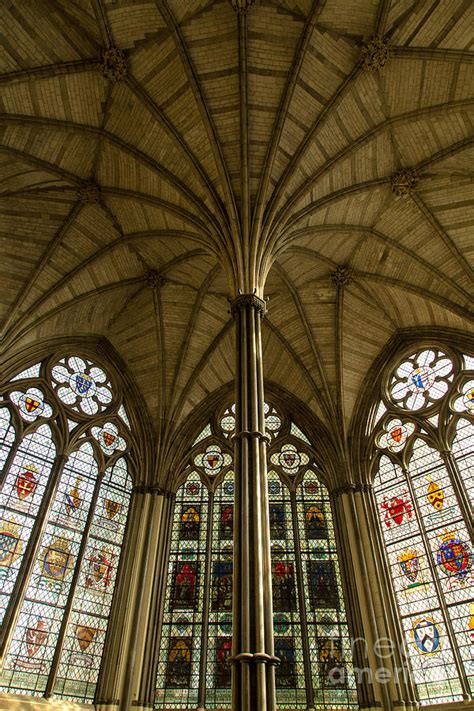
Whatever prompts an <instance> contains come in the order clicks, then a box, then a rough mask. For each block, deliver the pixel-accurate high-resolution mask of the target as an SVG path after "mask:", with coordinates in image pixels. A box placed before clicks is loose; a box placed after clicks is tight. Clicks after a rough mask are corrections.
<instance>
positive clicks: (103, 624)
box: [0, 356, 131, 702]
mask: <svg viewBox="0 0 474 711" xmlns="http://www.w3.org/2000/svg"><path fill="white" fill-rule="evenodd" d="M66 374H67V377H66ZM3 392H4V393H5V400H3V401H2V402H0V447H1V449H0V464H1V466H2V475H1V482H2V488H1V492H0V507H1V523H0V526H1V528H0V542H1V546H0V583H1V584H0V588H1V596H0V612H1V616H2V619H3V620H4V623H5V624H4V633H5V635H6V640H7V652H6V656H5V661H4V665H3V670H2V674H1V677H0V689H1V690H5V691H10V692H13V693H20V694H29V695H35V696H41V695H46V696H48V697H49V696H55V697H60V698H64V699H70V700H72V701H87V702H92V701H93V699H94V694H95V689H96V684H97V679H98V674H99V667H100V662H101V657H102V651H103V646H104V640H105V634H106V630H107V623H108V618H109V613H110V606H111V600H112V595H113V590H114V585H115V578H116V572H117V566H118V561H119V557H120V551H121V544H122V540H123V535H124V529H125V522H126V518H127V514H128V508H129V500H130V495H131V478H130V476H129V473H128V471H127V460H126V451H127V448H128V444H127V442H128V441H129V439H130V438H129V436H128V434H127V428H126V427H125V426H124V422H123V419H122V420H120V419H119V418H118V414H119V412H118V411H119V408H122V409H123V405H122V404H121V402H120V393H119V386H117V388H116V389H115V391H114V389H113V387H112V383H111V380H110V379H109V378H108V376H107V375H106V373H105V371H104V370H103V369H102V368H99V367H98V366H96V365H95V364H94V363H92V362H91V361H89V360H85V359H82V358H79V357H75V356H73V357H67V358H58V359H50V360H48V361H46V362H44V363H41V364H38V365H35V366H32V367H30V368H27V369H25V370H24V371H22V372H21V373H20V374H19V375H17V376H15V377H14V378H13V379H12V380H11V381H10V383H7V384H6V385H5V386H4V388H3ZM86 400H87V401H88V404H87V405H84V404H83V401H84V402H85V401H86ZM66 453H67V454H66ZM122 454H123V455H124V456H121V455H122Z"/></svg>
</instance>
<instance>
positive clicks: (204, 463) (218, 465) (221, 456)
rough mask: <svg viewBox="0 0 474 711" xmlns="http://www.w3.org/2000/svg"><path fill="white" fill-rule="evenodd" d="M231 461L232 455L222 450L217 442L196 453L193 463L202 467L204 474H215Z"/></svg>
mask: <svg viewBox="0 0 474 711" xmlns="http://www.w3.org/2000/svg"><path fill="white" fill-rule="evenodd" d="M231 463H232V457H231V456H230V454H227V453H226V452H222V450H221V448H220V447H219V445H218V444H210V445H209V447H207V449H206V451H205V452H203V453H202V454H198V455H197V457H195V458H194V464H195V465H196V466H197V467H202V469H204V471H205V472H206V474H209V475H210V476H215V475H216V474H219V472H220V471H221V470H222V468H223V467H227V466H229V464H231Z"/></svg>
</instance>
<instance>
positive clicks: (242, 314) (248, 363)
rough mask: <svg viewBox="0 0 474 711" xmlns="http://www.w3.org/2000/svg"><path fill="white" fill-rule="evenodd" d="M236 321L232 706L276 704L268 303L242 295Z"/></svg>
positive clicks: (269, 710) (246, 710) (245, 709)
mask: <svg viewBox="0 0 474 711" xmlns="http://www.w3.org/2000/svg"><path fill="white" fill-rule="evenodd" d="M231 312H232V314H233V316H234V318H235V324H236V354H237V364H236V365H237V367H236V379H235V406H236V412H235V420H236V428H235V435H234V447H235V514H234V526H235V528H234V589H233V647H232V657H231V660H230V661H231V663H232V708H233V709H239V711H275V709H276V704H275V665H276V664H277V663H278V659H277V658H276V657H275V656H274V649H273V607H272V578H271V558H270V521H269V515H268V494H267V459H266V447H267V442H268V435H267V434H266V433H265V413H264V405H265V402H264V391H263V364H262V334H261V322H262V319H263V317H264V315H265V302H264V301H262V299H259V298H258V297H257V296H255V295H254V294H242V295H240V296H238V297H237V298H236V299H235V301H233V302H232V306H231Z"/></svg>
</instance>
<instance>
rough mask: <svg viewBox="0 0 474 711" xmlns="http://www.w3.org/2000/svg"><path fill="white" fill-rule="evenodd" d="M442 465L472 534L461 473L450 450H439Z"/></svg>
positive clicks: (469, 510) (469, 513) (468, 507)
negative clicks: (448, 475) (448, 476)
mask: <svg viewBox="0 0 474 711" xmlns="http://www.w3.org/2000/svg"><path fill="white" fill-rule="evenodd" d="M440 455H441V457H442V459H443V462H444V465H445V467H446V469H447V470H448V473H449V474H450V480H451V485H452V487H453V489H454V493H455V494H456V498H457V500H458V504H459V508H460V509H461V514H462V517H463V519H464V522H465V524H466V527H467V530H468V531H469V533H470V534H471V535H472V515H471V507H470V505H469V502H468V500H467V497H466V491H465V488H464V485H463V483H462V477H461V473H460V471H459V469H458V465H457V464H456V459H455V458H454V456H453V453H452V452H451V451H450V450H445V451H442V452H440Z"/></svg>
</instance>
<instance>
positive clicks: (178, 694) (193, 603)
mask: <svg viewBox="0 0 474 711" xmlns="http://www.w3.org/2000/svg"><path fill="white" fill-rule="evenodd" d="M231 412H232V411H231ZM231 416H233V415H231ZM231 416H230V417H231ZM229 431H231V430H229ZM226 434H227V430H226V429H225V426H222V427H221V426H219V428H214V426H211V425H207V426H206V427H205V428H204V429H203V430H202V431H201V433H200V434H199V435H198V437H196V439H195V440H194V443H193V447H192V453H191V461H192V466H191V468H190V470H189V471H188V472H186V473H185V477H186V478H185V481H184V483H183V484H182V485H181V486H180V487H179V489H178V491H177V494H176V501H175V509H174V517H173V523H172V531H171V546H170V556H169V563H168V572H167V582H166V593H165V600H164V613H163V624H162V631H161V642H160V646H159V653H158V673H157V681H156V696H155V707H156V708H195V707H196V706H205V707H206V708H223V707H228V706H230V698H231V689H230V669H229V667H228V665H227V659H228V657H229V656H230V654H231V650H232V565H233V560H232V559H233V530H234V527H233V522H234V474H233V471H232V454H231V451H230V450H229V442H228V441H227V439H226ZM219 438H220V441H219Z"/></svg>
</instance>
